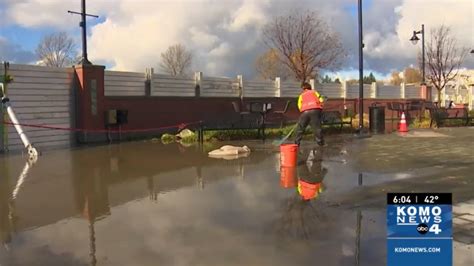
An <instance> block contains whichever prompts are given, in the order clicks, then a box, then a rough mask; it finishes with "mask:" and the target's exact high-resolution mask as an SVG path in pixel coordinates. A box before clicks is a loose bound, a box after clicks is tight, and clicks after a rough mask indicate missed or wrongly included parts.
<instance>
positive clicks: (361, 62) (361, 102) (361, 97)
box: [357, 0, 364, 133]
mask: <svg viewBox="0 0 474 266" xmlns="http://www.w3.org/2000/svg"><path fill="white" fill-rule="evenodd" d="M357 8H358V22H359V129H358V130H359V131H362V129H363V127H364V84H363V83H362V81H363V79H364V59H363V57H364V52H363V50H362V49H363V48H364V43H363V35H362V0H359V1H358V2H357ZM359 133H362V132H359Z"/></svg>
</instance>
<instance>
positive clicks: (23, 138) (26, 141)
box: [4, 102, 31, 148]
mask: <svg viewBox="0 0 474 266" xmlns="http://www.w3.org/2000/svg"><path fill="white" fill-rule="evenodd" d="M4 105H5V106H6V108H7V113H8V116H9V117H10V121H11V122H12V123H13V126H14V127H15V129H16V132H18V135H20V138H21V141H22V142H23V145H24V146H25V148H28V146H31V142H30V140H29V139H28V137H27V136H26V134H25V132H24V131H23V129H22V128H21V126H20V125H19V124H20V123H19V122H18V118H17V117H16V115H15V112H14V111H13V108H12V107H11V105H10V103H9V102H5V103H4Z"/></svg>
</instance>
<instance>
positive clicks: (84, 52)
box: [68, 0, 99, 65]
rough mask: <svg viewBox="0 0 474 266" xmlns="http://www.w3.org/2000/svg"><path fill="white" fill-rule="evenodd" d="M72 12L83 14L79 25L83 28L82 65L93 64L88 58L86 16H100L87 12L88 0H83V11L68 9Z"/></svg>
mask: <svg viewBox="0 0 474 266" xmlns="http://www.w3.org/2000/svg"><path fill="white" fill-rule="evenodd" d="M68 13H70V14H76V15H81V22H80V23H79V26H80V27H81V28H82V59H81V62H80V64H81V65H92V63H91V62H90V61H89V59H88V58H87V32H86V31H87V25H86V16H89V17H94V18H98V17H99V16H96V15H91V14H87V13H86V0H81V12H75V11H68Z"/></svg>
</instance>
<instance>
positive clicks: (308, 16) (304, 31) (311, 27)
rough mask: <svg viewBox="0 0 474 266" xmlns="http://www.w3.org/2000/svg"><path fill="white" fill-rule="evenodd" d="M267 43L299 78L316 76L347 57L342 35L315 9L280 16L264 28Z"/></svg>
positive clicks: (335, 66) (300, 79) (339, 63)
mask: <svg viewBox="0 0 474 266" xmlns="http://www.w3.org/2000/svg"><path fill="white" fill-rule="evenodd" d="M263 36H264V42H265V44H266V45H267V46H268V47H270V48H274V49H275V50H276V51H278V58H279V60H280V61H281V62H282V63H283V64H284V65H285V66H287V67H288V68H289V69H290V70H291V72H293V75H294V77H295V78H296V79H297V80H299V81H302V82H303V81H308V80H309V79H311V78H316V77H317V74H318V72H319V70H320V69H328V70H335V69H337V68H338V67H339V66H340V65H341V62H342V59H343V58H344V56H345V52H344V49H343V47H342V44H341V41H340V37H339V36H338V35H337V34H336V33H335V32H333V31H332V30H331V29H330V28H329V27H328V25H327V24H326V23H325V22H324V21H323V20H322V19H321V18H320V17H319V15H318V14H317V13H316V12H312V11H302V12H296V11H295V12H292V13H290V14H289V15H286V16H279V17H276V18H274V19H273V20H272V21H271V22H269V23H268V24H267V25H266V26H265V27H264V29H263Z"/></svg>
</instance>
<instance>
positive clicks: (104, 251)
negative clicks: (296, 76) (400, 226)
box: [0, 129, 474, 266]
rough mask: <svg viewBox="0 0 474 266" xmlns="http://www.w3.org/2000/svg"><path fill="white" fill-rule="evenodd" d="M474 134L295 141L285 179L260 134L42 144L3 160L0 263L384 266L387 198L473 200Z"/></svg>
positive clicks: (466, 254)
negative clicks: (238, 152) (219, 154)
mask: <svg viewBox="0 0 474 266" xmlns="http://www.w3.org/2000/svg"><path fill="white" fill-rule="evenodd" d="M472 133H474V130H473V129H462V130H457V129H446V130H440V131H439V134H441V135H443V136H435V137H433V136H431V137H430V138H429V141H428V140H427V138H424V137H423V136H421V137H420V136H419V135H416V136H414V137H413V136H411V137H410V136H407V137H400V136H398V135H396V134H393V135H383V136H374V137H372V138H370V139H362V140H357V139H352V137H351V136H337V137H332V138H329V139H328V146H327V147H324V148H316V149H314V151H313V147H312V146H311V144H309V143H305V144H303V145H302V150H301V152H300V154H299V165H298V167H297V168H296V174H295V172H292V171H286V170H285V171H282V168H281V167H280V157H279V156H280V154H279V150H278V147H274V146H272V144H271V142H267V143H262V142H259V141H247V142H230V143H231V144H232V145H247V146H249V147H250V149H251V150H252V152H251V153H250V155H249V156H248V157H244V158H239V159H235V160H224V159H215V158H208V156H207V153H206V151H208V150H211V149H213V148H218V147H219V146H221V145H224V144H229V142H226V143H215V144H214V145H213V146H205V147H204V149H205V151H203V150H202V149H201V148H200V147H197V146H191V147H184V146H181V145H180V144H170V145H163V144H160V143H154V142H151V141H148V142H143V141H142V142H130V143H122V144H113V145H110V146H99V147H88V148H78V149H71V150H51V151H46V152H44V154H43V155H42V156H41V157H40V158H39V160H38V162H37V163H36V164H34V165H32V166H31V168H30V169H29V170H27V172H28V173H27V175H26V176H25V175H23V178H22V177H21V176H20V175H21V173H22V171H23V170H24V168H25V160H24V158H23V157H22V156H20V155H9V156H4V157H0V177H1V179H0V182H1V184H0V240H1V241H2V244H3V246H2V247H1V248H0V265H2V266H3V265H385V263H386V244H385V243H386V210H385V203H386V201H385V197H386V193H387V192H401V191H403V192H419V191H430V192H438V191H442V192H453V198H454V204H458V203H465V202H472V200H473V198H474V194H473V193H472V191H474V183H473V178H472V173H473V172H474V169H473V165H474V162H473V160H474V159H473V154H472V148H470V147H469V146H468V145H466V143H471V146H472V142H471V141H472ZM446 138H449V139H450V141H451V142H450V145H449V146H447V145H445V139H446ZM414 143H416V145H414ZM382 147H383V148H382ZM27 168H28V167H27ZM295 177H298V178H299V179H300V180H303V181H305V180H311V181H312V183H317V184H318V190H317V192H316V194H315V195H313V196H312V199H311V200H309V201H303V200H302V194H301V192H300V193H299V192H298V189H297V186H298V185H297V179H295ZM472 206H473V205H468V206H467V207H466V208H468V210H472V208H473V207H472ZM470 226H472V224H471V225H470ZM453 228H455V229H456V228H457V225H456V224H454V225H453ZM470 228H471V227H466V228H464V227H459V229H460V230H458V233H457V234H458V236H457V235H456V230H454V231H455V234H454V238H455V242H454V247H455V249H454V265H470V263H471V262H474V260H473V257H472V249H471V247H472V242H471V243H466V242H462V243H461V242H460V243H461V244H462V247H460V248H459V249H456V248H457V244H456V241H461V240H459V239H465V238H461V236H464V234H465V232H464V231H465V230H467V231H469V230H470ZM461 229H462V230H461ZM471 232H472V230H471ZM457 237H460V238H459V239H457ZM470 241H472V239H471V240H470ZM466 245H467V246H466ZM471 265H472V264H471Z"/></svg>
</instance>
